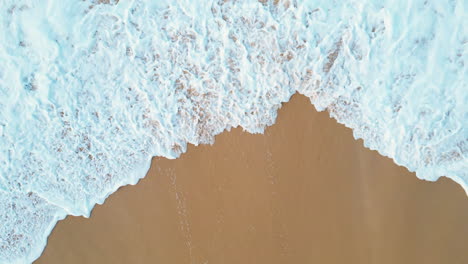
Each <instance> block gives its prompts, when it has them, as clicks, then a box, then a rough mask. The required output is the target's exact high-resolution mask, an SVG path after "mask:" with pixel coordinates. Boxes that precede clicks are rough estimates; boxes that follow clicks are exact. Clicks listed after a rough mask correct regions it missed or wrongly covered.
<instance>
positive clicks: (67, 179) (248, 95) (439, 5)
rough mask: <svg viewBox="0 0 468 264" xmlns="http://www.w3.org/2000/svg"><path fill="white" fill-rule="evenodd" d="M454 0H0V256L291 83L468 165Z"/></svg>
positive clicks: (463, 45)
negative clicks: (154, 158)
mask: <svg viewBox="0 0 468 264" xmlns="http://www.w3.org/2000/svg"><path fill="white" fill-rule="evenodd" d="M467 8H468V2H467V1H466V0H375V1H373V0H343V1H333V0H306V1H295V0H283V1H266V0H265V1H253V0H251V1H247V0H245V1H241V0H237V1H235V0H219V1H218V0H198V1H189V0H177V1H167V0H160V1H154V0H120V1H117V0H107V1H105V0H2V1H0V263H31V262H32V261H34V260H35V259H36V258H38V257H39V256H40V254H41V252H42V251H43V249H44V247H45V245H46V239H47V236H48V235H49V233H50V232H51V230H52V228H53V227H54V226H55V224H56V222H57V221H58V220H60V219H63V218H64V217H65V216H66V215H83V216H89V214H90V212H91V210H92V208H93V207H94V205H95V204H97V203H103V202H104V200H105V199H106V197H107V196H108V195H110V194H111V193H113V192H114V191H115V190H117V188H119V187H120V186H122V185H127V184H136V183H137V182H138V180H139V179H140V178H142V177H144V176H145V173H146V172H147V170H148V168H149V165H150V160H151V157H152V156H164V157H168V158H177V157H178V156H179V155H180V154H181V153H183V152H184V151H185V150H186V148H187V143H191V144H195V145H198V144H206V143H213V142H214V136H215V135H216V134H219V133H221V132H223V131H224V130H229V129H230V128H232V127H237V126H241V127H243V128H244V129H245V130H246V131H248V132H251V133H262V132H263V131H264V129H265V127H267V126H270V125H273V124H274V122H275V119H276V113H277V110H278V109H279V108H280V107H281V104H282V103H283V102H287V101H288V100H289V98H290V97H291V96H292V95H293V94H294V93H296V92H297V93H301V94H304V95H306V96H308V97H309V98H310V100H311V103H312V104H313V105H314V106H315V107H316V108H317V109H318V110H320V111H323V110H327V111H328V112H329V113H330V115H331V117H333V118H335V119H336V120H337V121H338V122H340V123H343V124H345V125H346V126H348V127H350V128H352V129H353V132H354V137H355V138H362V139H363V140H364V144H365V146H366V147H368V148H370V149H374V150H377V151H378V152H379V153H381V154H382V155H385V156H388V157H391V158H392V159H393V160H394V161H395V162H396V163H397V164H400V165H402V166H405V167H407V168H408V169H409V170H410V171H414V172H416V175H417V176H418V177H419V178H421V179H426V180H431V181H432V180H436V179H437V178H438V177H440V176H447V177H450V178H452V179H453V180H455V181H456V182H458V183H459V184H461V185H462V186H463V188H464V189H465V190H468V186H467V185H466V183H467V180H468V161H467V157H468V131H467V124H468V106H467V105H468V85H467V84H468V82H467V80H468V72H467V65H466V64H467V58H468V47H467V46H468V27H467V21H468V17H467V15H466V14H467V10H466V9H467Z"/></svg>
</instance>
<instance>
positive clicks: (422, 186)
mask: <svg viewBox="0 0 468 264" xmlns="http://www.w3.org/2000/svg"><path fill="white" fill-rule="evenodd" d="M330 134H331V135H330ZM215 141H216V143H215V144H214V145H212V146H210V145H201V146H197V147H194V146H192V145H190V146H189V147H188V150H187V152H186V153H185V154H182V155H181V157H179V158H178V159H175V160H168V159H163V158H153V160H152V163H151V168H150V170H149V172H148V174H147V176H146V177H144V178H143V179H141V182H138V184H137V185H136V186H124V187H121V188H120V189H119V190H118V191H117V192H116V193H115V194H114V195H111V196H110V197H109V199H107V200H106V202H105V203H104V205H98V206H96V207H95V208H94V209H93V211H92V217H91V218H90V219H87V220H85V218H82V217H70V216H68V217H67V219H65V220H64V221H60V222H59V223H58V224H57V226H56V228H55V229H54V230H53V231H52V234H51V235H50V236H49V239H48V245H47V247H46V249H45V251H44V253H43V255H42V256H41V257H40V258H39V260H38V261H36V263H63V262H64V261H66V262H67V263H92V261H94V262H96V261H98V260H99V261H98V262H100V263H125V262H126V261H127V262H128V261H133V262H137V263H146V262H156V263H159V262H161V263H204V262H203V261H208V262H207V263H284V261H296V262H297V261H303V262H304V261H305V260H309V259H310V260H315V261H322V263H341V262H339V261H347V262H348V263H374V262H373V261H375V260H379V263H387V262H385V261H389V262H388V263H392V262H391V261H400V263H410V262H405V261H406V260H408V259H414V260H418V259H419V258H417V257H423V256H422V255H417V253H420V254H421V253H425V254H428V255H430V254H431V253H432V254H435V253H437V252H439V253H440V250H441V249H440V248H442V249H444V250H446V251H444V252H445V253H446V255H447V256H446V257H449V256H448V255H449V254H448V252H451V251H450V250H449V249H448V248H447V245H446V244H441V245H439V244H437V243H434V244H433V245H432V246H430V245H425V241H426V240H424V239H423V240H421V241H419V242H418V239H422V238H421V235H423V236H424V235H425V234H424V233H418V232H420V231H418V230H419V229H418V227H417V226H411V227H412V228H409V227H408V226H407V224H406V225H405V223H406V222H408V223H410V224H412V225H415V224H417V225H420V224H421V225H423V226H425V227H427V226H429V227H431V228H430V230H431V231H434V232H435V234H433V235H434V237H435V235H437V234H439V233H440V234H439V237H444V236H447V235H446V233H447V230H448V229H444V228H447V227H444V223H445V222H447V221H452V222H451V223H450V224H451V225H452V226H456V227H457V231H459V232H450V236H449V237H448V238H446V239H450V241H451V240H452V239H453V240H457V239H458V240H460V239H462V240H461V241H465V242H468V226H467V225H468V224H462V223H468V201H466V198H467V197H466V196H465V193H464V192H463V193H462V194H461V192H460V189H459V188H461V187H460V186H459V185H457V184H455V183H454V182H452V181H447V179H445V178H443V179H440V180H438V181H437V182H435V183H434V182H426V181H421V180H419V179H418V178H417V177H415V174H414V173H409V172H408V171H407V170H406V169H405V168H403V167H400V166H397V165H395V164H394V163H393V161H392V160H390V159H389V158H386V157H382V156H380V155H379V154H377V152H376V151H371V150H369V149H365V148H364V147H363V146H362V140H357V141H356V140H355V139H354V137H353V136H352V132H351V130H350V129H349V128H345V127H344V126H343V125H341V124H337V123H336V121H335V120H334V119H331V118H330V117H329V116H328V113H326V112H320V113H317V112H316V111H315V109H314V107H313V106H312V105H311V104H310V102H309V101H308V98H306V97H304V96H301V95H294V96H293V97H292V98H291V100H290V101H289V102H288V103H285V104H283V107H282V108H281V109H280V110H279V112H278V118H277V122H276V123H275V124H274V125H273V126H271V127H268V128H267V129H266V131H265V134H254V135H252V134H248V133H246V132H242V131H241V129H240V128H235V129H231V131H230V132H223V133H222V134H220V135H218V136H216V140H215ZM224 158H225V159H224ZM234 165H235V166H234ZM237 167H240V169H238V168H237ZM372 173H379V174H389V175H383V176H382V175H378V174H375V175H374V174H372ZM311 175H312V176H313V177H312V176H311ZM330 175H332V176H330ZM385 176H386V177H385ZM330 177H331V178H330ZM391 177H393V179H392V178H391ZM395 178H397V180H395ZM454 186H458V187H454ZM457 188H458V189H457ZM455 190H456V191H455ZM454 197H455V198H454ZM436 198H439V199H440V200H439V201H438V203H437V202H436V203H434V201H431V200H432V199H436ZM427 199H430V200H428V201H426V200H427ZM453 199H457V200H453ZM403 201H404V202H403ZM441 201H447V205H445V204H443V203H442V204H441ZM454 201H455V202H454ZM428 203H429V205H427V204H428ZM448 205H450V206H448ZM428 206H429V207H428ZM430 206H433V207H434V206H435V207H434V208H431V207H430ZM447 208H448V209H447ZM457 208H458V210H455V209H457ZM461 208H463V209H461ZM429 209H431V210H434V211H435V212H437V214H434V215H432V213H431V210H429ZM418 210H419V211H418ZM421 210H422V211H421ZM444 210H445V211H447V210H449V211H447V212H445V211H444ZM416 211H418V212H419V213H417V212H416ZM439 214H441V216H438V215H439ZM408 215H409V216H408ZM429 215H431V216H433V217H436V218H437V217H439V218H437V221H435V222H437V223H438V225H435V222H434V220H431V219H425V218H426V217H425V216H429ZM444 215H445V216H446V218H444ZM453 215H457V217H455V218H456V220H450V219H451V218H452V216H453ZM387 218H389V219H390V220H393V223H394V224H390V223H392V222H391V221H389V220H388V219H387ZM418 218H422V219H423V220H421V219H419V220H418ZM424 221H429V224H427V222H424ZM430 221H433V222H432V223H431V222H430ZM444 221H445V222H444ZM395 223H396V224H395ZM388 224H390V227H391V228H390V229H392V228H393V229H392V230H387V229H386V228H384V227H383V226H385V225H388ZM349 226H352V228H349ZM252 227H253V229H252ZM413 228H415V229H416V231H414V230H413ZM434 228H439V229H440V230H439V231H437V230H432V229H434ZM322 229H324V230H322ZM449 229H450V228H449ZM450 230H452V229H450ZM450 230H449V231H450ZM390 231H391V232H390ZM412 232H413V233H414V232H416V234H417V235H416V236H414V237H415V238H410V241H412V240H414V239H416V241H412V242H414V244H413V243H411V244H410V245H409V246H408V245H406V246H408V247H409V248H411V247H412V248H413V249H416V253H414V254H416V255H412V254H411V253H410V252H407V250H406V249H405V248H404V247H403V246H399V244H405V243H408V238H407V237H405V236H408V234H411V233H412ZM116 233H119V234H116ZM303 233H304V235H302V234H303ZM306 234H308V236H305V235H306ZM311 234H313V236H314V239H311V238H310V235H311ZM441 234H442V235H441ZM444 234H445V235H444ZM398 235H399V236H400V238H399V236H398ZM413 235H414V234H413ZM462 235H464V236H465V237H467V239H464V238H463V236H462ZM427 236H429V238H431V239H433V237H432V236H431V235H427ZM383 238H385V239H384V240H383ZM388 238H390V242H388V241H387V242H386V240H387V239H388ZM411 239H412V240H411ZM342 241H344V242H342ZM392 241H394V242H398V243H396V244H393V242H392ZM448 241H449V240H447V242H448ZM319 242H320V243H319ZM386 243H389V245H387V244H386ZM459 243H460V242H459ZM450 244H451V245H460V244H453V243H450ZM465 244H466V243H465ZM217 245H221V246H217ZM247 245H249V246H250V247H247ZM418 245H420V246H419V247H418ZM444 245H445V246H444ZM461 245H463V243H461ZM380 246H382V247H386V248H388V249H387V250H385V249H381V248H380ZM428 246H430V247H429V248H427V247H428ZM317 249H319V250H317ZM332 250H337V251H336V252H337V253H336V254H335V255H333V254H334V253H333V252H332ZM392 250H393V251H396V253H401V254H400V255H399V254H396V256H393V255H392V254H390V253H389V252H391V251H392ZM426 251H431V252H426ZM321 252H322V253H323V252H325V253H323V254H322V253H321ZM456 253H458V255H457V254H450V255H453V256H454V258H455V257H457V256H458V259H460V258H462V259H466V260H468V253H463V252H458V251H457V252H456ZM460 254H461V255H460ZM178 255H180V257H178ZM405 255H406V256H407V257H406V258H403V257H404V256H405ZM442 255H443V254H442ZM379 256H380V257H379ZM382 256H385V258H382V259H380V258H381V257H382ZM398 256H400V259H398V258H399V257H398ZM408 256H411V258H409V257H408ZM440 256H441V254H439V257H440ZM444 256H445V255H444ZM395 258H396V259H395ZM424 258H425V259H426V258H429V257H426V256H424ZM433 259H434V261H436V262H427V263H439V262H437V257H436V258H433ZM221 260H223V261H224V262H220V261H221ZM382 260H384V261H382ZM402 260H403V262H402ZM90 261H91V262H90ZM119 261H121V262H119ZM230 261H231V262H230ZM236 261H237V262H236ZM239 261H242V262H239ZM334 261H335V262H334ZM337 261H338V262H337ZM353 261H356V262H353ZM307 263H308V262H307ZM393 263H394V262H393Z"/></svg>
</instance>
